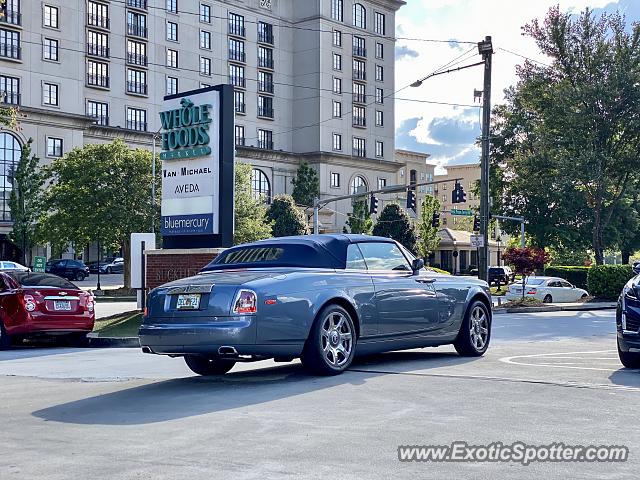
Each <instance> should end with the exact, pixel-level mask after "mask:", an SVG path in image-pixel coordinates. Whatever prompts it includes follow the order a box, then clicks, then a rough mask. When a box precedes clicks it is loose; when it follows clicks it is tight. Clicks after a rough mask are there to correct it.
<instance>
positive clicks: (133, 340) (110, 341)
mask: <svg viewBox="0 0 640 480" xmlns="http://www.w3.org/2000/svg"><path fill="white" fill-rule="evenodd" d="M87 338H89V346H90V347H94V348H140V339H139V338H138V337H98V336H97V335H94V334H92V333H90V334H89V335H87Z"/></svg>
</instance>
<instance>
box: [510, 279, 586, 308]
mask: <svg viewBox="0 0 640 480" xmlns="http://www.w3.org/2000/svg"><path fill="white" fill-rule="evenodd" d="M588 296H589V294H588V293H587V291H586V290H583V289H582V288H577V287H575V286H573V285H571V284H570V283H569V282H567V281H566V280H564V279H563V278H558V277H529V278H527V282H526V284H525V290H524V297H525V298H535V299H537V300H540V301H542V302H544V303H552V302H553V303H561V302H577V301H578V300H580V299H582V298H586V297H588ZM505 298H506V299H507V300H519V299H521V298H522V283H514V284H512V285H511V286H510V287H509V290H507V293H506V295H505Z"/></svg>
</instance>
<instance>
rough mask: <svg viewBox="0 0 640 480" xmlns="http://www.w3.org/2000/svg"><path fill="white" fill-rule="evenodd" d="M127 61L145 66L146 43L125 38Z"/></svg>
mask: <svg viewBox="0 0 640 480" xmlns="http://www.w3.org/2000/svg"><path fill="white" fill-rule="evenodd" d="M127 63H131V64H133V65H140V66H143V67H146V66H147V44H146V43H144V42H137V41H135V40H131V39H128V38H127Z"/></svg>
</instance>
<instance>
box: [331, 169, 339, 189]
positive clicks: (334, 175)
mask: <svg viewBox="0 0 640 480" xmlns="http://www.w3.org/2000/svg"><path fill="white" fill-rule="evenodd" d="M330 185H331V188H340V174H339V173H338V172H331V183H330Z"/></svg>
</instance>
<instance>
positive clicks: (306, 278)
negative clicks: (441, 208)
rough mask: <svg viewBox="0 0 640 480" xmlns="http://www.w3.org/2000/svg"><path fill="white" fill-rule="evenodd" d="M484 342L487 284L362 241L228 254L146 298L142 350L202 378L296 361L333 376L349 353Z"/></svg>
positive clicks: (464, 351)
mask: <svg viewBox="0 0 640 480" xmlns="http://www.w3.org/2000/svg"><path fill="white" fill-rule="evenodd" d="M490 337H491V297H490V293H489V287H488V285H487V283H486V282H483V281H481V280H477V279H475V278H469V277H456V276H452V275H444V274H439V273H436V272H434V271H432V270H429V269H428V268H425V266H424V261H423V260H422V259H416V258H415V257H414V256H413V255H412V254H411V253H410V252H409V251H407V250H406V249H405V248H404V247H403V246H402V245H400V244H399V243H397V242H395V241H394V240H391V239H389V238H381V237H372V236H365V235H310V236H299V237H282V238H275V239H270V240H261V241H258V242H254V243H249V244H245V245H239V246H236V247H233V248H229V249H228V250H225V251H224V252H223V253H221V254H220V255H218V257H216V258H215V259H214V260H213V261H212V262H211V263H210V264H209V265H207V266H206V267H205V268H204V269H203V270H202V271H201V272H200V273H199V274H198V275H196V276H193V277H190V278H185V279H182V280H178V281H175V282H171V283H168V284H166V285H163V286H161V287H158V288H156V289H154V290H153V291H151V292H150V294H149V297H148V301H147V309H146V313H145V316H144V318H143V322H142V326H141V327H140V344H141V346H142V350H143V352H145V353H154V354H160V355H170V356H177V357H184V359H185V361H186V363H187V365H188V366H189V368H190V369H191V370H193V371H194V372H195V373H197V374H200V375H220V374H224V373H226V372H228V371H229V370H230V369H231V368H232V367H233V365H234V364H235V363H236V362H239V361H255V360H263V359H267V358H273V359H275V360H276V361H291V360H293V359H294V358H296V357H300V359H301V360H302V363H303V365H304V366H305V367H306V368H308V369H309V370H311V371H313V372H315V373H318V374H323V375H333V374H337V373H341V372H342V371H344V370H345V369H347V368H348V367H349V365H350V364H351V361H352V360H353V358H354V356H355V355H362V354H371V353H378V352H385V351H390V350H402V349H408V348H420V347H433V346H437V345H443V344H453V345H454V347H455V349H456V350H457V351H458V353H459V354H460V355H464V356H480V355H482V354H483V353H484V352H485V351H486V350H487V347H488V345H489V339H490Z"/></svg>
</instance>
